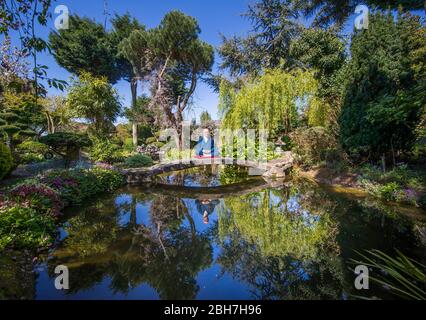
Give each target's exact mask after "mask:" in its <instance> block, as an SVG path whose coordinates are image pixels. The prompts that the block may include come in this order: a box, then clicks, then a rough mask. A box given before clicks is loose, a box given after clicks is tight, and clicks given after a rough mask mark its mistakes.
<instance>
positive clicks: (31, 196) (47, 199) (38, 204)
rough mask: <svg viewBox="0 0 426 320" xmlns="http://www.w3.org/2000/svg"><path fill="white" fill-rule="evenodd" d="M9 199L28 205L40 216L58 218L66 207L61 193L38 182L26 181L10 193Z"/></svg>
mask: <svg viewBox="0 0 426 320" xmlns="http://www.w3.org/2000/svg"><path fill="white" fill-rule="evenodd" d="M8 198H9V199H10V200H12V201H14V202H16V203H20V204H22V203H26V204H27V206H28V207H31V208H33V209H35V210H36V211H37V212H38V213H39V214H49V215H52V216H54V217H57V216H59V215H60V214H61V210H62V209H63V207H64V203H63V202H62V200H61V198H60V195H59V193H58V192H57V191H56V190H54V189H52V188H51V187H49V186H47V185H45V184H43V183H40V182H39V181H37V180H26V181H24V182H23V183H20V184H18V185H17V186H15V187H14V188H13V189H12V190H10V192H9V193H8Z"/></svg>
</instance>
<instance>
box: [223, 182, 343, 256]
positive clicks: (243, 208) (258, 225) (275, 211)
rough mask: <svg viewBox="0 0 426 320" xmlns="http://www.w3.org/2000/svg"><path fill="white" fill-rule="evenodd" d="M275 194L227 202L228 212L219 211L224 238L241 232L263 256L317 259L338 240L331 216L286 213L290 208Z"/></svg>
mask: <svg viewBox="0 0 426 320" xmlns="http://www.w3.org/2000/svg"><path fill="white" fill-rule="evenodd" d="M272 192H273V191H269V190H266V191H262V192H261V193H260V194H252V195H248V196H243V197H234V198H230V199H225V208H226V209H227V210H226V211H223V210H222V211H221V210H219V212H220V213H219V234H220V235H221V239H223V238H222V236H223V235H226V234H235V233H237V234H239V235H240V236H241V238H243V239H244V240H245V241H247V242H248V243H249V244H256V246H257V247H258V248H259V250H260V252H261V254H262V256H263V257H281V256H292V257H295V258H297V259H315V257H317V255H318V253H319V251H320V249H321V247H322V246H323V245H326V243H327V242H330V241H331V242H332V241H333V240H334V236H335V231H336V228H335V225H334V222H333V221H332V220H331V218H330V216H329V215H328V214H323V215H316V214H311V213H305V214H300V215H296V214H293V215H289V214H285V213H284V212H283V210H288V209H283V207H282V204H281V203H280V202H279V201H278V202H274V201H273V200H272V199H273V197H274V195H273V193H272ZM300 210H303V209H300ZM227 212H228V213H227ZM231 214H232V219H231V220H228V218H227V217H228V216H229V215H231ZM265 217H267V218H265ZM290 234H291V235H290Z"/></svg>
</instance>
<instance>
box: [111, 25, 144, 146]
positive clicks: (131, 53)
mask: <svg viewBox="0 0 426 320" xmlns="http://www.w3.org/2000/svg"><path fill="white" fill-rule="evenodd" d="M113 24H114V25H117V20H115V21H113ZM117 29H118V28H117V27H116V30H117ZM133 29H134V30H133V31H131V32H130V34H129V35H128V36H127V37H126V38H124V39H123V40H122V41H121V42H120V44H119V56H120V57H122V58H124V59H126V62H127V63H128V64H129V67H130V69H129V73H128V75H129V76H128V77H127V80H128V81H129V82H130V88H131V93H132V111H133V114H134V113H135V112H136V109H137V91H138V83H143V82H144V80H145V79H146V78H147V76H148V75H149V73H150V71H151V70H150V63H149V62H150V57H151V54H150V49H149V46H148V42H149V41H148V32H147V31H145V27H143V26H140V25H138V26H137V27H136V25H133ZM127 30H128V31H130V30H131V29H130V28H127ZM132 118H133V120H132V139H133V145H134V146H135V147H136V146H137V144H138V126H137V122H136V121H135V119H136V117H132Z"/></svg>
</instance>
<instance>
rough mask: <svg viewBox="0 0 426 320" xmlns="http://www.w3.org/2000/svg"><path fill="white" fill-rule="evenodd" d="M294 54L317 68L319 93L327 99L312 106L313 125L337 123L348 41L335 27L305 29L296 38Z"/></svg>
mask: <svg viewBox="0 0 426 320" xmlns="http://www.w3.org/2000/svg"><path fill="white" fill-rule="evenodd" d="M290 55H291V57H292V59H294V60H296V61H298V63H300V64H302V65H303V66H304V67H305V68H308V69H309V70H314V73H315V75H314V77H315V79H316V80H317V81H318V84H319V86H318V96H319V97H321V99H322V101H323V102H322V103H320V104H318V105H316V106H315V107H314V108H311V109H310V110H309V113H308V123H309V125H311V126H324V127H337V120H338V115H339V111H340V90H339V88H340V84H339V83H338V81H339V78H338V72H339V71H340V70H341V68H342V66H343V65H344V63H345V59H346V54H345V42H344V41H342V39H341V38H340V37H339V35H338V33H337V31H336V30H333V29H328V30H323V29H316V28H312V29H305V30H303V32H302V33H301V34H300V36H299V37H298V38H296V39H294V40H293V41H292V43H291V47H290Z"/></svg>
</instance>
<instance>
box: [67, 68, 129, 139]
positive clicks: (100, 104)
mask: <svg viewBox="0 0 426 320" xmlns="http://www.w3.org/2000/svg"><path fill="white" fill-rule="evenodd" d="M67 104H68V106H69V108H70V110H71V112H72V113H73V114H74V116H75V117H81V118H86V119H87V120H89V121H90V122H91V123H92V124H93V125H94V128H93V130H94V132H93V133H94V134H95V135H101V134H103V133H106V132H108V131H109V130H110V127H111V126H112V123H113V122H114V121H115V119H116V117H117V116H118V115H119V113H120V110H121V102H120V99H119V96H118V94H117V91H116V90H115V89H114V88H113V87H112V86H111V84H109V83H108V81H107V79H106V78H105V77H95V76H92V75H91V74H89V73H87V72H82V73H81V74H80V76H79V78H78V80H77V79H74V81H73V83H72V85H71V87H70V89H69V93H68V98H67Z"/></svg>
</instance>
